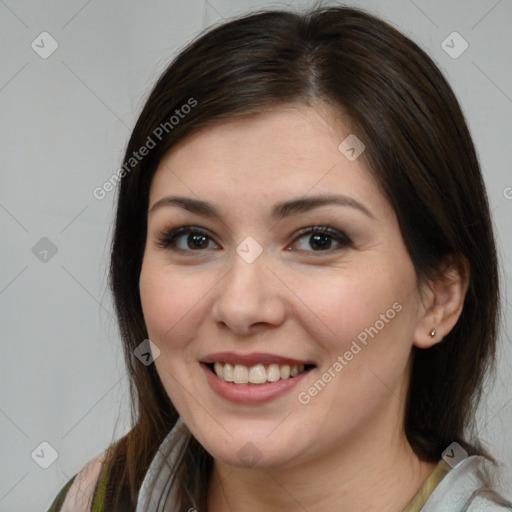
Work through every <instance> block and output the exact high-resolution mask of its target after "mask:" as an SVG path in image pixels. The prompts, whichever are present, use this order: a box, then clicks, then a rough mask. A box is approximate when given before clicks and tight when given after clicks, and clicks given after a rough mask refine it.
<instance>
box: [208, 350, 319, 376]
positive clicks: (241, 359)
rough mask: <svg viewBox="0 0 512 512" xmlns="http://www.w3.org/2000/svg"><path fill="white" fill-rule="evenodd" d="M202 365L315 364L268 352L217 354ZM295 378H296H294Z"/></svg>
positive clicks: (211, 355) (210, 355) (209, 356)
mask: <svg viewBox="0 0 512 512" xmlns="http://www.w3.org/2000/svg"><path fill="white" fill-rule="evenodd" d="M201 362H202V363H207V364H210V363H229V364H232V365H235V364H242V365H244V366H254V365H255V364H272V363H276V364H281V365H282V364H289V365H290V366H294V365H297V366H299V365H301V364H303V365H307V364H314V363H313V362H312V361H299V360H298V359H291V358H289V357H283V356H278V355H276V354H268V353H266V352H253V353H252V354H236V353H235V352H215V353H214V354H209V355H207V356H206V357H205V358H204V359H202V360H201ZM294 378H295V377H294Z"/></svg>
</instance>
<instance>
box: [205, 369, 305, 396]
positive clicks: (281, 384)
mask: <svg viewBox="0 0 512 512" xmlns="http://www.w3.org/2000/svg"><path fill="white" fill-rule="evenodd" d="M200 366H201V368H202V369H203V372H204V373H205V375H206V380H207V382H208V384H209V385H210V387H211V388H212V389H213V391H215V392H216V393H217V394H218V395H220V396H221V397H222V398H225V399H226V400H229V401H230V402H235V403H238V404H261V403H264V402H269V401H270V400H274V399H275V398H278V397H280V396H282V395H284V394H285V393H287V392H289V391H291V390H292V389H293V388H294V387H295V386H296V385H297V384H299V383H300V382H302V380H303V379H304V378H305V377H306V376H307V375H309V373H310V372H311V370H312V369H313V368H311V369H310V370H308V371H305V372H302V373H301V374H300V375H297V377H293V378H289V379H280V380H277V381H275V382H268V383H266V384H234V383H233V382H226V381H225V380H222V379H220V378H219V377H217V375H216V374H215V373H213V372H212V371H211V370H210V368H209V367H208V366H206V365H205V364H204V363H201V364H200Z"/></svg>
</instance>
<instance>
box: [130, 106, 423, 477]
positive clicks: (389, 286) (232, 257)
mask: <svg viewBox="0 0 512 512" xmlns="http://www.w3.org/2000/svg"><path fill="white" fill-rule="evenodd" d="M330 112H331V111H329V110H328V109H327V108H325V107H324V106H317V107H315V108H312V107H306V106H299V105H295V106H280V107H278V108H274V109H272V110H271V111H268V112H265V113H262V114H257V115H254V116H250V117H245V118H240V119H238V120H231V121H227V122H225V123H223V124H220V125H216V126H214V127H209V128H207V129H204V130H202V131H201V132H198V133H196V134H194V135H193V136H191V137H189V138H188V139H185V140H183V141H182V142H181V143H180V144H179V146H176V147H175V148H173V150H172V151H171V152H170V153H169V154H168V155H167V156H166V157H165V158H164V159H163V160H162V161H161V163H160V166H159V168H158V170H157V172H156V174H155V176H154V179H153V181H152V185H151V190H150V199H149V214H148V235H147V241H146V247H145V253H144V259H143V265H142V271H141V275H140V293H141V300H142V306H143V311H144V317H145V322H146V325H147V329H148V333H149V338H150V339H151V341H152V342H153V343H154V344H155V345H156V346H157V347H158V349H159V350H160V354H159V356H158V357H157V358H156V360H155V364H156V368H157V371H158V374H159V375H160V378H161V380H162V382H163V385H164V387H165V389H166V391H167V393H168V395H169V397H170V399H171V400H172V402H173V404H174V405H175V407H176V409H177V410H178V412H179V414H180V416H181V417H182V418H183V420H184V421H185V423H186V424H187V426H188V427H189V429H190V430H191V431H192V433H193V434H194V436H195V437H196V438H197V439H198V440H199V442H200V443H201V444H202V445H203V446H204V447H205V448H206V449H207V450H208V451H209V452H210V453H211V454H212V455H213V456H214V457H215V458H216V459H217V460H219V461H221V462H223V463H226V464H230V465H234V466H243V465H246V466H247V465H248V466H252V465H257V466H258V467H291V466H293V465H295V464H299V463H305V462H307V461H313V460H314V459H316V458H318V457H327V456H329V455H330V454H333V453H336V452H337V451H338V450H344V453H345V454H348V453H349V451H350V450H357V449H358V447H361V446H363V443H364V446H367V449H368V450H375V449H376V447H377V446H379V445H380V441H381V440H382V442H387V443H389V441H390V436H396V435H398V437H400V436H401V435H402V434H401V430H400V429H401V426H402V421H401V418H402V415H403V410H404V404H405V397H406V391H407V385H408V370H409V356H410V353H411V347H412V345H413V343H414V340H415V337H417V336H418V332H419V331H420V330H424V329H425V325H424V324H423V323H422V322H424V318H423V317H424V316H425V309H424V307H423V305H422V301H421V299H420V294H419V291H418V288H417V281H416V274H415V271H414V267H413V265H412V262H411V260H410V257H409V255H408V253H407V251H406V248H405V246H404V242H403V240H402V236H401V234H400V231H399V227H398V224H397V219H396V216H395V213H394V211H393V209H392V207H391V206H390V204H389V203H388V201H387V200H386V198H385V197H384V196H383V194H382V193H381V191H380V190H379V188H378V186H377V184H376V181H375V179H374V178H373V177H372V176H371V175H370V173H369V172H368V171H367V169H366V167H365V163H364V153H363V156H360V157H358V158H356V159H354V155H356V153H355V152H352V151H350V150H348V151H347V150H346V147H345V146H343V147H345V150H344V151H343V152H342V150H340V149H339V147H338V146H339V145H340V143H341V142H342V141H343V140H344V139H345V138H346V137H347V136H348V135H349V134H350V130H349V127H348V124H345V125H344V124H343V123H342V122H340V121H339V120H338V121H336V119H335V118H334V117H333V115H332V114H331V113H330ZM350 140H351V139H349V142H350ZM362 142H363V143H364V141H362ZM356 149H357V148H356ZM347 157H350V158H347ZM165 198H169V199H167V200H165ZM184 227H187V229H190V231H181V232H175V231H174V233H172V231H173V230H176V229H181V228H184ZM311 228H315V230H316V232H314V233H312V232H311V231H310V230H311ZM173 235H176V236H174V237H173ZM165 239H167V244H165V243H163V244H161V242H162V240H165ZM422 318H423V320H422ZM141 341H142V340H141ZM213 363H217V364H215V368H216V369H217V371H219V372H223V373H222V375H223V378H220V377H218V376H216V374H215V373H214V371H215V370H212V368H211V367H212V366H213ZM229 365H231V368H230V366H229ZM301 365H303V366H301ZM309 365H313V366H309ZM293 366H296V367H297V368H295V369H294V368H293ZM301 370H305V371H304V372H303V373H299V375H297V376H296V377H288V378H286V377H287V375H289V373H290V372H291V373H292V374H295V373H296V371H299V372H300V371H301ZM248 379H250V380H252V381H253V382H254V383H250V382H248V383H244V382H247V380H248ZM276 379H277V380H276ZM229 380H231V381H233V380H234V381H235V382H228V381H229ZM261 381H265V383H261ZM369 440H371V442H370V443H368V441H369Z"/></svg>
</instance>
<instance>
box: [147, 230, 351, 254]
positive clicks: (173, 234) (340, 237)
mask: <svg viewBox="0 0 512 512" xmlns="http://www.w3.org/2000/svg"><path fill="white" fill-rule="evenodd" d="M190 234H198V235H202V236H204V237H207V238H208V239H209V240H211V241H213V242H214V243H216V242H215V241H214V240H213V239H212V237H211V236H210V235H209V234H208V233H207V232H206V231H205V230H203V229H201V228H198V227H195V226H182V227H179V228H175V229H169V230H166V231H164V232H163V234H162V235H160V236H159V237H158V240H157V246H158V247H160V248H162V249H170V250H174V251H181V252H203V251H205V250H206V249H197V250H194V249H178V248H176V247H175V241H176V239H178V238H179V237H180V236H183V235H190ZM314 234H321V235H326V236H328V237H330V238H331V239H333V240H334V241H335V242H337V243H338V244H339V245H338V247H334V248H329V249H325V250H316V251H315V250H311V251H303V252H314V253H328V252H332V251H335V250H340V249H344V248H347V247H351V246H352V240H350V238H349V237H348V236H347V235H346V234H345V233H343V232H342V231H339V230H337V229H335V228H332V227H330V226H310V227H307V228H304V229H301V230H299V231H298V232H297V233H295V235H294V236H295V238H294V240H293V242H294V243H295V242H296V241H297V240H299V239H301V238H303V237H305V236H307V235H310V236H312V235H314ZM217 245H218V244H217Z"/></svg>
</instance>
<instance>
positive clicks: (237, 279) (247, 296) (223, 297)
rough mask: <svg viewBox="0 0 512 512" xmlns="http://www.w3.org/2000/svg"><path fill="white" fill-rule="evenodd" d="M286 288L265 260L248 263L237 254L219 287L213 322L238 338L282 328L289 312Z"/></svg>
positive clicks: (213, 309)
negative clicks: (283, 293) (265, 327)
mask: <svg viewBox="0 0 512 512" xmlns="http://www.w3.org/2000/svg"><path fill="white" fill-rule="evenodd" d="M282 289H283V288H282V286H280V282H279V280H278V279H276V277H275V276H274V275H273V273H272V272H271V271H270V270H269V269H268V268H267V264H266V261H265V258H262V257H261V256H260V257H259V258H258V259H257V260H256V261H254V262H252V263H247V262H246V261H244V260H243V259H242V258H240V257H239V256H238V255H236V256H235V258H234V264H233V266H232V268H231V269H230V270H229V271H228V272H227V273H226V275H225V276H224V277H223V279H222V280H221V282H220V283H219V286H217V287H215V293H216V295H215V297H214V304H213V308H212V315H213V319H214V321H215V322H216V323H217V324H218V325H221V326H224V327H227V328H229V329H230V330H231V331H233V332H234V333H236V334H238V335H249V334H251V333H253V332H254V331H257V330H259V329H261V328H262V327H264V326H267V327H275V326H278V325H280V324H281V323H282V322H284V319H285V313H286V304H285V301H284V297H282V296H281V293H282Z"/></svg>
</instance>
